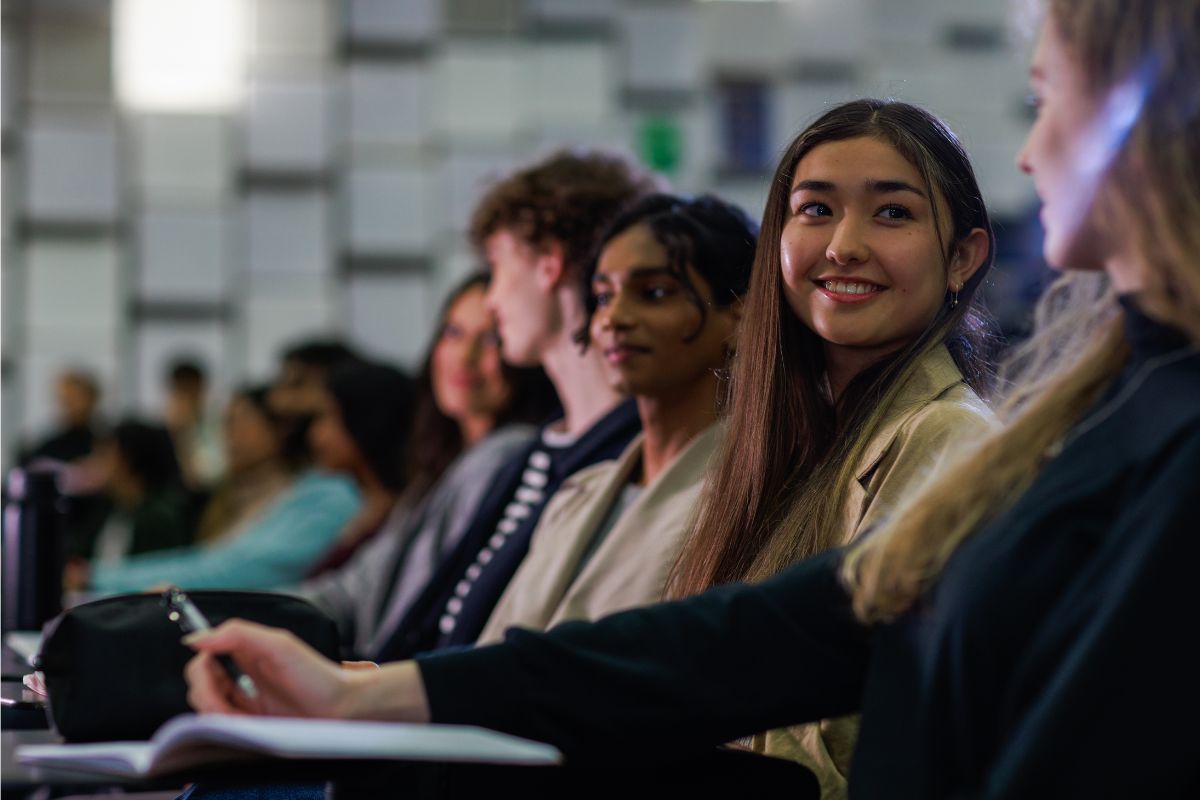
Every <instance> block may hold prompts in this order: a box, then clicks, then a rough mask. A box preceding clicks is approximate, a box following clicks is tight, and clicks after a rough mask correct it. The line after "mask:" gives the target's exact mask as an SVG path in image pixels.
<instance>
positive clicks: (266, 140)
mask: <svg viewBox="0 0 1200 800" xmlns="http://www.w3.org/2000/svg"><path fill="white" fill-rule="evenodd" d="M330 112H331V106H330V93H329V89H328V87H327V86H326V85H325V84H324V83H323V82H321V81H301V80H275V81H266V80H260V81H259V82H258V83H257V84H256V85H255V86H254V88H253V89H252V90H251V92H250V95H249V97H248V98H247V107H246V153H245V160H246V163H247V164H248V165H249V166H251V167H254V168H258V169H267V170H301V171H317V170H322V169H325V168H327V167H328V166H329V162H330V157H331V154H332V150H333V146H332V136H331V131H330V121H331V119H330Z"/></svg>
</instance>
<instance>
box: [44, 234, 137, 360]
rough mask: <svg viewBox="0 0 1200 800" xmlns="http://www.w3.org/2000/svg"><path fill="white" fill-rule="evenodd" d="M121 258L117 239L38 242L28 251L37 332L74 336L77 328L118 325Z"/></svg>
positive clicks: (121, 311)
mask: <svg viewBox="0 0 1200 800" xmlns="http://www.w3.org/2000/svg"><path fill="white" fill-rule="evenodd" d="M121 259H122V255H121V251H120V250H119V249H118V247H117V246H116V245H115V244H113V243H111V242H103V241H88V240H83V241H74V240H67V241H53V240H50V241H42V240H36V239H35V240H34V241H32V242H31V243H30V244H29V246H28V250H27V251H26V264H27V267H28V273H27V276H26V279H27V281H28V286H27V291H28V294H27V297H28V306H27V314H28V317H27V319H28V322H29V325H30V328H31V329H32V331H33V332H34V333H37V332H40V331H41V330H42V329H48V330H49V331H51V332H52V331H53V330H55V329H57V330H61V331H62V332H63V333H64V334H65V335H66V337H67V339H68V340H69V338H70V336H71V335H72V331H75V330H77V329H86V330H92V329H96V328H102V329H105V330H116V329H117V327H118V326H119V325H120V324H121V320H122V319H123V315H124V307H123V299H124V298H123V293H122V292H123V281H122V280H121V277H120V271H121ZM81 335H82V334H81ZM34 338H36V337H31V341H33V339H34ZM56 340H58V341H61V339H57V338H56Z"/></svg>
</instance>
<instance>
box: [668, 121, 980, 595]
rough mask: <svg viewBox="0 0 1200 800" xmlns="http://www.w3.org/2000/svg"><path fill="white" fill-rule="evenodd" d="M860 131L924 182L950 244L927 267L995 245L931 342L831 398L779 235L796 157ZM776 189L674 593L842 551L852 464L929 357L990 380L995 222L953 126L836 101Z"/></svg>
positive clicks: (786, 165) (934, 326)
mask: <svg viewBox="0 0 1200 800" xmlns="http://www.w3.org/2000/svg"><path fill="white" fill-rule="evenodd" d="M859 137H871V138H875V139H878V140H881V141H883V142H886V143H888V144H890V145H891V146H892V147H894V148H895V149H896V151H897V152H898V153H900V154H901V155H902V156H903V157H904V158H905V159H907V160H908V161H909V162H910V163H912V164H913V166H914V167H915V168H916V169H917V171H918V173H919V174H920V176H921V179H922V181H923V182H924V184H925V186H924V188H925V189H926V191H927V192H928V194H929V197H930V198H931V205H932V206H933V209H934V221H933V223H934V225H935V226H936V228H937V236H938V240H939V242H940V243H941V245H942V248H941V249H942V260H943V263H942V264H941V265H937V264H931V265H930V268H931V269H936V268H938V267H939V266H941V267H943V268H944V269H946V270H948V269H949V263H950V258H951V256H952V254H954V253H955V252H956V249H957V247H958V246H959V243H960V241H961V240H962V239H963V237H965V236H966V235H967V234H969V233H970V232H971V231H972V230H973V229H976V228H981V229H983V230H984V231H986V232H987V233H988V236H989V245H988V252H987V256H986V258H985V260H984V263H983V264H982V265H981V266H980V267H979V269H977V270H976V271H975V273H974V275H973V276H972V277H971V278H970V280H968V281H967V282H966V285H964V286H963V287H962V289H961V291H960V292H959V302H958V304H957V305H953V304H951V303H950V302H945V303H943V304H942V305H941V307H940V309H939V310H938V312H937V315H936V316H935V318H934V319H933V320H932V322H931V323H930V325H929V327H928V328H927V329H926V330H925V331H924V333H923V334H921V335H920V336H919V337H918V338H917V339H916V340H915V341H913V342H911V343H909V344H908V345H907V346H905V347H904V348H902V349H901V350H900V351H898V352H896V353H893V354H891V355H889V356H886V357H885V358H883V359H880V360H879V361H878V362H876V363H875V364H873V365H872V366H870V367H869V368H867V369H865V370H863V371H862V372H861V373H859V375H857V376H856V377H855V378H854V379H853V380H852V381H851V382H850V384H849V385H848V386H847V387H846V389H845V390H844V391H843V392H842V394H841V396H840V397H838V398H837V400H836V401H834V400H832V399H831V398H830V397H829V396H828V391H827V385H826V382H825V381H826V377H825V376H826V364H825V355H824V348H823V342H822V340H821V339H820V337H819V336H817V334H816V333H814V332H813V331H811V330H809V329H808V328H807V327H805V325H804V324H803V323H802V322H801V321H800V319H799V318H798V317H797V316H796V314H795V313H793V311H792V310H791V309H790V308H789V307H788V305H787V303H786V300H785V299H784V294H783V285H782V284H783V278H782V274H781V269H780V264H781V255H782V254H781V244H780V240H781V238H782V234H783V230H784V226H785V224H786V221H787V218H788V214H789V195H790V194H791V187H792V182H793V179H794V177H795V173H796V167H797V165H798V164H799V163H800V160H801V159H803V158H804V156H805V155H806V154H808V153H809V152H810V151H811V150H812V149H813V148H815V147H817V146H818V145H821V144H823V143H826V142H835V141H843V140H848V139H854V138H859ZM768 191H769V194H768V197H767V204H766V209H765V211H764V213H763V224H762V231H761V235H760V238H759V247H758V252H757V255H756V263H755V266H754V271H753V276H752V278H751V281H750V291H749V295H748V298H747V302H746V309H745V313H744V315H743V322H742V330H741V333H740V336H739V347H738V356H737V359H736V360H735V363H734V367H733V380H732V401H731V409H730V414H729V432H728V435H727V437H726V440H725V444H724V445H723V448H722V452H721V453H720V455H719V457H718V463H717V464H716V465H715V467H714V469H713V470H712V471H711V473H710V474H711V478H710V481H709V484H708V490H707V492H706V495H705V499H704V501H703V504H702V507H701V510H700V513H699V516H698V518H697V522H696V524H695V526H694V528H693V531H692V534H691V538H690V539H689V542H688V545H687V546H686V547H685V549H684V551H683V554H682V556H681V557H680V560H679V562H678V563H677V564H676V566H675V570H674V572H673V574H672V577H671V582H670V586H669V589H668V593H669V594H670V595H672V596H683V595H687V594H692V593H695V592H699V591H703V590H704V589H706V588H708V587H710V586H714V585H718V584H723V583H729V582H731V581H739V580H747V579H749V580H757V579H761V578H764V577H767V576H770V575H773V574H775V573H777V572H779V571H780V570H782V569H784V568H786V567H787V566H788V565H790V564H792V563H795V562H796V561H798V560H800V559H803V558H806V557H808V556H810V555H813V554H814V553H818V552H821V551H823V550H827V549H829V548H830V547H833V546H836V545H840V544H842V543H843V537H844V536H845V535H846V534H845V531H844V522H843V520H842V517H841V515H842V508H843V506H844V502H845V497H846V492H847V490H848V488H849V483H850V481H852V480H854V469H855V467H856V465H857V463H858V461H859V459H861V458H862V457H863V455H864V453H865V450H866V447H867V445H868V443H869V442H870V439H871V437H872V436H873V435H874V433H875V431H876V430H877V429H878V427H879V425H880V424H881V422H882V419H883V415H884V414H885V413H886V411H887V409H888V408H889V406H891V404H892V403H893V402H894V401H895V400H896V397H897V395H898V392H899V390H900V389H901V388H902V386H903V385H904V383H905V382H906V381H907V380H908V378H909V377H910V376H911V375H912V374H913V373H914V371H915V369H916V364H917V363H918V361H919V360H920V359H921V357H922V356H923V355H925V354H926V353H929V352H930V351H932V350H933V349H935V348H937V347H940V346H941V345H943V344H945V345H946V346H947V348H948V349H949V350H950V353H951V355H952V356H953V358H954V360H955V362H956V363H957V365H958V367H959V369H960V370H961V371H962V373H963V375H964V376H965V378H966V380H967V382H968V383H969V384H970V385H971V386H972V387H973V388H975V389H976V390H977V391H980V392H982V391H983V390H984V389H985V388H986V384H988V383H989V381H990V376H991V370H990V368H989V366H988V362H987V359H986V357H985V353H984V351H985V349H986V345H988V344H989V341H990V334H989V333H988V330H989V329H988V326H987V324H986V321H985V319H984V318H983V317H982V316H981V314H980V312H978V311H977V310H976V309H975V307H974V303H973V300H974V298H975V293H976V291H977V289H978V288H979V286H980V285H981V284H982V283H983V281H984V279H985V277H986V275H987V273H988V269H989V268H990V266H991V263H992V261H993V258H994V248H993V247H992V244H991V241H990V239H991V233H992V228H991V222H990V220H989V218H988V213H987V208H986V207H985V205H984V202H983V198H982V195H981V193H980V191H979V186H978V184H977V182H976V180H975V174H974V170H973V169H972V168H971V163H970V161H969V159H968V158H967V154H966V152H965V151H964V150H963V148H962V145H961V144H960V143H959V141H958V138H957V137H956V136H955V135H954V134H953V133H952V132H951V131H950V129H949V128H947V127H946V125H945V124H944V123H942V122H941V121H940V120H939V119H937V118H936V117H935V116H933V115H932V114H930V113H928V112H926V111H924V110H922V109H920V108H917V107H915V106H912V105H908V104H906V103H900V102H895V101H889V100H858V101H855V102H851V103H846V104H844V105H841V106H838V107H836V108H833V109H831V110H830V111H828V112H826V113H825V114H824V115H823V116H821V117H820V118H819V119H817V120H816V121H815V122H814V123H813V124H812V125H810V126H809V127H808V128H807V129H805V130H804V131H803V132H802V133H801V134H800V135H799V136H798V137H797V138H796V139H795V141H793V142H792V144H791V146H790V147H788V149H787V151H786V153H785V154H784V156H783V158H782V159H781V161H780V163H779V167H778V168H777V170H776V172H775V175H774V179H773V180H772V182H771V185H770V188H769V190H768ZM947 300H949V297H947Z"/></svg>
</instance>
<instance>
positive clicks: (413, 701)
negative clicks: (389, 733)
mask: <svg viewBox="0 0 1200 800" xmlns="http://www.w3.org/2000/svg"><path fill="white" fill-rule="evenodd" d="M339 672H340V673H342V674H341V675H340V676H339V681H340V686H339V699H338V702H337V705H338V716H340V717H343V718H345V719H377V720H391V721H394V722H429V707H428V704H427V702H426V699H425V685H424V683H423V681H422V680H421V671H420V668H419V667H417V663H416V662H415V661H404V662H401V663H396V664H388V665H386V666H384V667H382V668H380V669H365V670H359V669H356V670H339Z"/></svg>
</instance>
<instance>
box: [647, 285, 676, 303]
mask: <svg viewBox="0 0 1200 800" xmlns="http://www.w3.org/2000/svg"><path fill="white" fill-rule="evenodd" d="M674 294H675V288H674V287H673V286H647V287H646V288H645V289H643V290H642V297H645V298H646V299H647V300H666V299H667V298H668V297H671V296H672V295H674Z"/></svg>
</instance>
